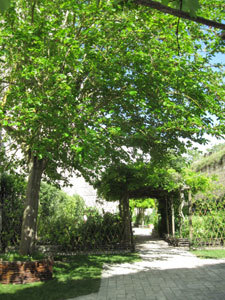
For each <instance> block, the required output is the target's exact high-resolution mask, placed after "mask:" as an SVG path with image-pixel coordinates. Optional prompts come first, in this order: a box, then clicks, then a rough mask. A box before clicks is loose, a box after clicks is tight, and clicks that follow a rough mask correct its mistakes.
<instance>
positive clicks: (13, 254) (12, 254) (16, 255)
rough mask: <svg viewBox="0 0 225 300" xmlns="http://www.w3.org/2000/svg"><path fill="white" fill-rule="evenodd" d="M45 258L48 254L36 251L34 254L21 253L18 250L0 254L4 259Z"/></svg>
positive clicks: (29, 259) (27, 259)
mask: <svg viewBox="0 0 225 300" xmlns="http://www.w3.org/2000/svg"><path fill="white" fill-rule="evenodd" d="M44 258H46V256H45V255H44V254H41V253H36V254H34V255H32V256H29V255H20V254H19V253H16V252H9V253H3V254H0V260H2V261H34V260H40V259H44Z"/></svg>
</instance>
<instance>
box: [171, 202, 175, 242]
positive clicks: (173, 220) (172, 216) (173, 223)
mask: <svg viewBox="0 0 225 300" xmlns="http://www.w3.org/2000/svg"><path fill="white" fill-rule="evenodd" d="M171 221H172V222H171V223H172V236H173V237H174V236H175V217H174V203H173V198H171Z"/></svg>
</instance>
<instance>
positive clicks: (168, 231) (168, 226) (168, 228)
mask: <svg viewBox="0 0 225 300" xmlns="http://www.w3.org/2000/svg"><path fill="white" fill-rule="evenodd" d="M166 228H167V234H168V236H169V235H170V222H169V214H168V199H167V197H166Z"/></svg>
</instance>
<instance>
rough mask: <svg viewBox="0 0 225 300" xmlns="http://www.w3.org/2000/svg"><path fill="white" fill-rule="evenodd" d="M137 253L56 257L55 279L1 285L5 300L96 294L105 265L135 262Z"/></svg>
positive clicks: (0, 292)
mask: <svg viewBox="0 0 225 300" xmlns="http://www.w3.org/2000/svg"><path fill="white" fill-rule="evenodd" d="M139 260H140V257H139V256H138V254H135V253H134V254H124V255H76V256H56V257H54V267H53V280H50V281H47V282H37V283H32V284H24V285H13V284H8V285H0V299H4V300H20V299H21V300H46V299H48V300H62V299H67V298H75V297H79V296H82V295H88V294H91V293H97V292H98V290H99V286H100V278H101V273H102V268H103V264H121V263H133V262H135V261H139Z"/></svg>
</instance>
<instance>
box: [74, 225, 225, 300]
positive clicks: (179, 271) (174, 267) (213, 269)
mask: <svg viewBox="0 0 225 300" xmlns="http://www.w3.org/2000/svg"><path fill="white" fill-rule="evenodd" d="M137 233H138V234H139V236H138V238H137V240H138V245H137V250H138V251H139V253H140V255H141V257H142V261H141V262H136V263H133V264H129V263H125V264H118V265H105V266H104V270H103V274H102V279H101V285H100V289H99V291H98V293H96V294H90V295H86V296H81V297H77V298H74V299H77V300H78V299H79V300H122V299H129V300H151V299H154V300H176V299H182V300H183V299H184V300H199V299H202V300H203V299H204V300H205V299H207V300H217V299H218V300H224V299H225V260H224V259H223V260H214V259H207V260H206V259H199V258H197V257H195V256H194V255H192V254H191V253H190V252H188V251H186V250H184V249H179V248H174V247H170V246H168V244H167V243H166V242H164V241H162V240H153V239H149V237H148V236H146V231H142V230H139V232H137Z"/></svg>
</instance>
